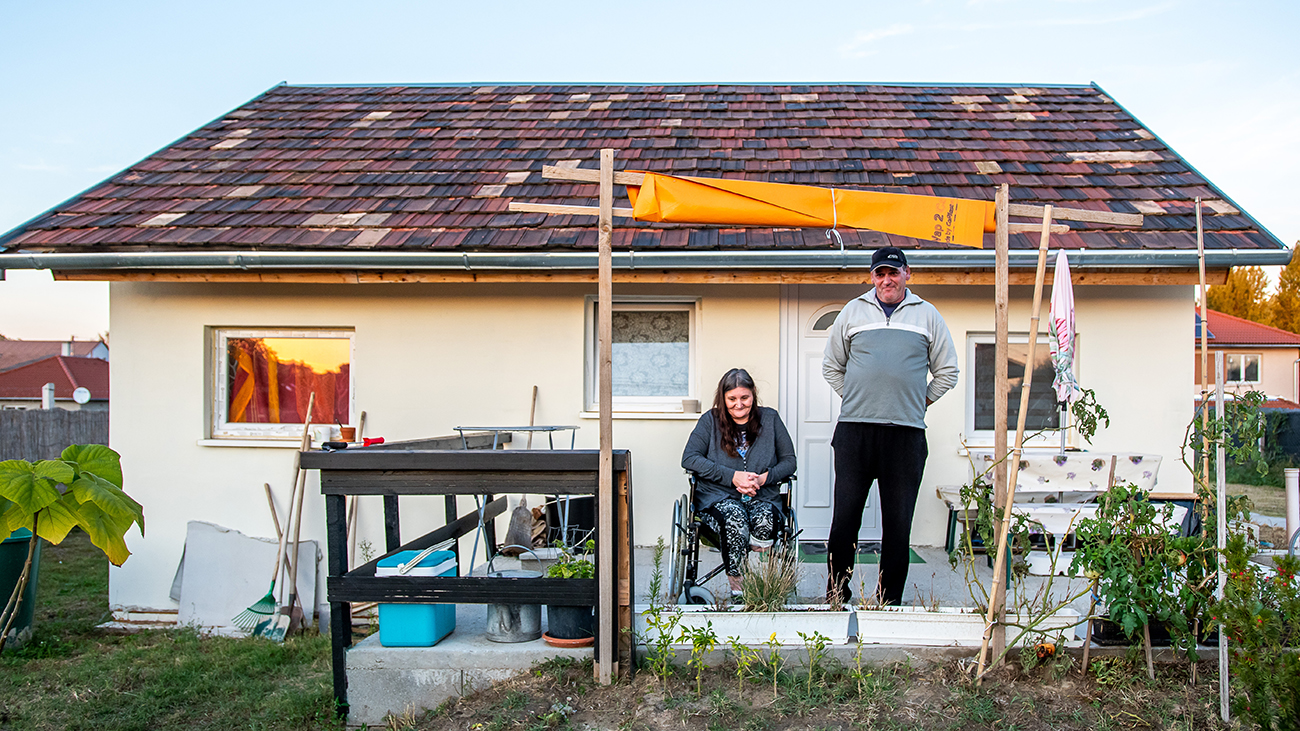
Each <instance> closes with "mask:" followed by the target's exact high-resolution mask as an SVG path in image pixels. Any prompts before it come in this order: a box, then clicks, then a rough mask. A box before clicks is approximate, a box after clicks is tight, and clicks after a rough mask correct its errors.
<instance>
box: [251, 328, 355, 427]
mask: <svg viewBox="0 0 1300 731" xmlns="http://www.w3.org/2000/svg"><path fill="white" fill-rule="evenodd" d="M349 352H350V347H349V341H348V339H347V338H230V339H229V340H227V341H226V356H227V371H226V373H227V382H226V385H227V393H228V394H229V400H228V402H227V408H228V411H227V420H228V421H230V422H238V423H251V424H301V423H303V422H304V421H305V420H306V416H307V402H308V400H309V399H310V398H311V395H312V394H313V393H314V394H316V401H315V406H314V407H313V409H312V421H313V422H318V423H331V422H333V423H337V424H346V423H348V421H349V413H348V406H349V402H350V398H349V395H350V394H349V392H348V390H349V389H348V379H349V375H350V364H349V363H348V357H349Z"/></svg>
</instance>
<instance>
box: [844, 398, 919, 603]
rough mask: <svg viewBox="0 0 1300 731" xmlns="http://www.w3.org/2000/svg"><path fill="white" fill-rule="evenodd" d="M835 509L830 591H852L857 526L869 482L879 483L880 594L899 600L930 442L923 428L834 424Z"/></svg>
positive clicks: (884, 600)
mask: <svg viewBox="0 0 1300 731" xmlns="http://www.w3.org/2000/svg"><path fill="white" fill-rule="evenodd" d="M831 446H832V447H834V448H835V510H834V514H833V516H832V517H831V534H830V540H829V541H827V546H826V547H827V557H826V561H827V564H828V569H829V575H828V578H827V587H826V589H827V592H828V593H829V592H830V591H832V590H834V589H836V588H837V587H838V588H839V589H840V590H841V591H843V592H844V593H843V594H842V596H843V597H848V596H849V595H850V594H851V592H852V590H853V584H852V576H853V561H854V559H855V558H856V556H857V546H858V529H859V528H861V527H862V510H863V508H864V507H866V504H867V493H868V491H869V490H870V489H871V483H872V482H873V481H877V482H878V483H879V485H880V519H881V523H882V529H883V530H882V534H881V542H880V585H879V587H878V589H877V592H878V595H877V598H878V599H879V600H880V601H881V602H882V603H884V604H901V603H902V601H903V588H904V587H905V586H906V585H907V568H908V559H909V549H910V544H911V536H912V515H913V513H914V512H915V511H916V495H917V492H918V491H919V490H920V488H921V475H922V473H923V472H924V471H925V459H926V457H927V456H928V455H929V448H928V447H927V446H926V443H925V430H924V429H917V428H915V427H910V426H892V425H887V424H864V423H860V422H852V421H841V422H840V423H838V424H836V425H835V437H834V439H832V440H831Z"/></svg>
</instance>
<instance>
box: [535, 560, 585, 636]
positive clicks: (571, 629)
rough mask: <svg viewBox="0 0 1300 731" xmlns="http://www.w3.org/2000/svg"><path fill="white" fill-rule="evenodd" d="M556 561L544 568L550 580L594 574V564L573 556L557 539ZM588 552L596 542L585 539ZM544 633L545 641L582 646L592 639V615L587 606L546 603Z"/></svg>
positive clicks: (580, 577)
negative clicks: (558, 554) (557, 555)
mask: <svg viewBox="0 0 1300 731" xmlns="http://www.w3.org/2000/svg"><path fill="white" fill-rule="evenodd" d="M556 546H557V547H558V548H559V549H560V556H559V560H557V561H556V562H555V563H553V564H551V565H550V566H548V567H547V569H546V575H547V576H548V577H550V578H553V579H591V578H595V576H596V565H595V564H594V563H592V562H591V561H589V560H587V558H586V557H585V556H578V555H575V554H574V553H573V552H572V551H571V550H569V549H568V548H566V547H565V546H564V545H563V544H560V543H559V542H557V543H556ZM584 548H585V549H586V551H587V552H588V553H590V552H592V551H594V550H596V542H595V541H594V540H591V539H588V540H587V542H586V543H585V544H584ZM546 624H547V628H546V633H545V634H544V635H542V638H543V639H545V640H546V642H547V643H548V644H551V645H556V646H561V647H583V646H585V645H589V644H591V643H592V642H594V641H595V637H596V633H595V628H594V624H595V623H594V617H593V614H592V607H590V606H588V605H572V604H547V605H546Z"/></svg>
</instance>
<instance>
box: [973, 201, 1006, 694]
mask: <svg viewBox="0 0 1300 731" xmlns="http://www.w3.org/2000/svg"><path fill="white" fill-rule="evenodd" d="M1009 196H1010V193H1009V188H1008V186H1007V185H1006V184H1005V183H1003V184H1002V185H1000V186H998V192H997V196H996V198H995V205H996V206H997V231H996V233H995V235H994V241H995V242H996V246H997V252H996V253H997V272H996V277H995V285H994V304H993V314H994V321H995V328H996V330H997V340H996V346H995V348H994V353H993V383H994V388H993V459H994V460H995V462H994V465H993V506H994V511H995V513H996V514H998V515H1001V514H1003V513H1005V512H1006V510H1007V508H1006V505H1007V497H1008V496H1007V456H1008V455H1007V396H1008V394H1009V392H1010V388H1009V384H1008V383H1007V311H1008V299H1009V297H1010V293H1009V291H1008V290H1009V285H1008V280H1009V257H1010V252H1009V250H1008V248H1009V245H1010V239H1009V238H1008V236H1009V234H1008V233H1007V204H1008V198H1009ZM995 527H996V528H997V531H998V534H999V535H1006V530H1007V529H1006V525H1005V523H996V522H995ZM1002 544H1003V541H997V542H996V544H995V546H996V548H995V550H996V551H997V557H996V558H995V559H994V562H993V567H994V568H993V586H992V587H991V589H990V591H989V607H988V616H987V617H986V618H985V628H984V640H983V642H982V643H981V644H980V655H979V668H978V671H977V673H976V677H977V678H981V679H982V678H983V677H984V669H985V662H986V661H987V658H988V657H989V646H990V643H992V654H993V655H994V656H997V655H1001V654H1002V650H1003V648H1004V647H1005V646H1006V627H1005V626H1004V625H1003V624H1002V623H1003V621H1004V620H1005V618H1006V601H1007V588H1006V581H1005V579H1004V578H1003V577H1005V576H1006V574H1005V571H1006V556H1005V555H1004V554H1005V553H1006V552H1005V550H1004V549H1003V546H1002Z"/></svg>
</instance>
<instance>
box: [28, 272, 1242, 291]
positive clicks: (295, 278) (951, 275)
mask: <svg viewBox="0 0 1300 731" xmlns="http://www.w3.org/2000/svg"><path fill="white" fill-rule="evenodd" d="M1072 274H1073V276H1074V286H1076V287H1079V286H1088V285H1153V284H1157V285H1194V284H1197V283H1198V282H1199V281H1200V280H1199V278H1198V276H1197V272H1196V271H1195V270H1184V269H1075V270H1073V271H1072ZM1009 276H1010V283H1011V284H1012V285H1018V284H1033V283H1034V273H1033V272H1030V271H1013V272H1011V273H1010V275H1009ZM1206 276H1207V283H1209V284H1226V283H1227V281H1228V270H1227V269H1214V270H1210V271H1209V272H1207V275H1206ZM54 278H55V279H57V280H60V281H69V282H222V283H226V282H232V283H233V282H254V283H263V284H412V283H429V282H433V283H447V284H456V283H463V284H515V283H520V282H529V283H550V284H591V283H595V282H596V280H597V279H598V276H597V273H596V272H595V271H594V270H581V269H574V270H565V271H465V270H447V271H419V272H405V271H390V272H383V271H367V272H249V271H217V272H173V271H167V272H139V271H118V270H114V271H95V272H87V271H79V272H55V275H54ZM869 281H870V276H869V275H868V274H867V272H865V271H863V270H844V271H840V270H829V271H828V270H814V271H791V270H771V269H758V270H755V269H636V270H627V269H620V270H618V271H616V272H614V282H615V283H620V284H866V283H867V282H869ZM911 283H912V284H976V285H992V284H994V273H993V272H992V271H987V270H971V271H949V270H933V269H931V270H926V269H915V270H913V271H912V280H911Z"/></svg>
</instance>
